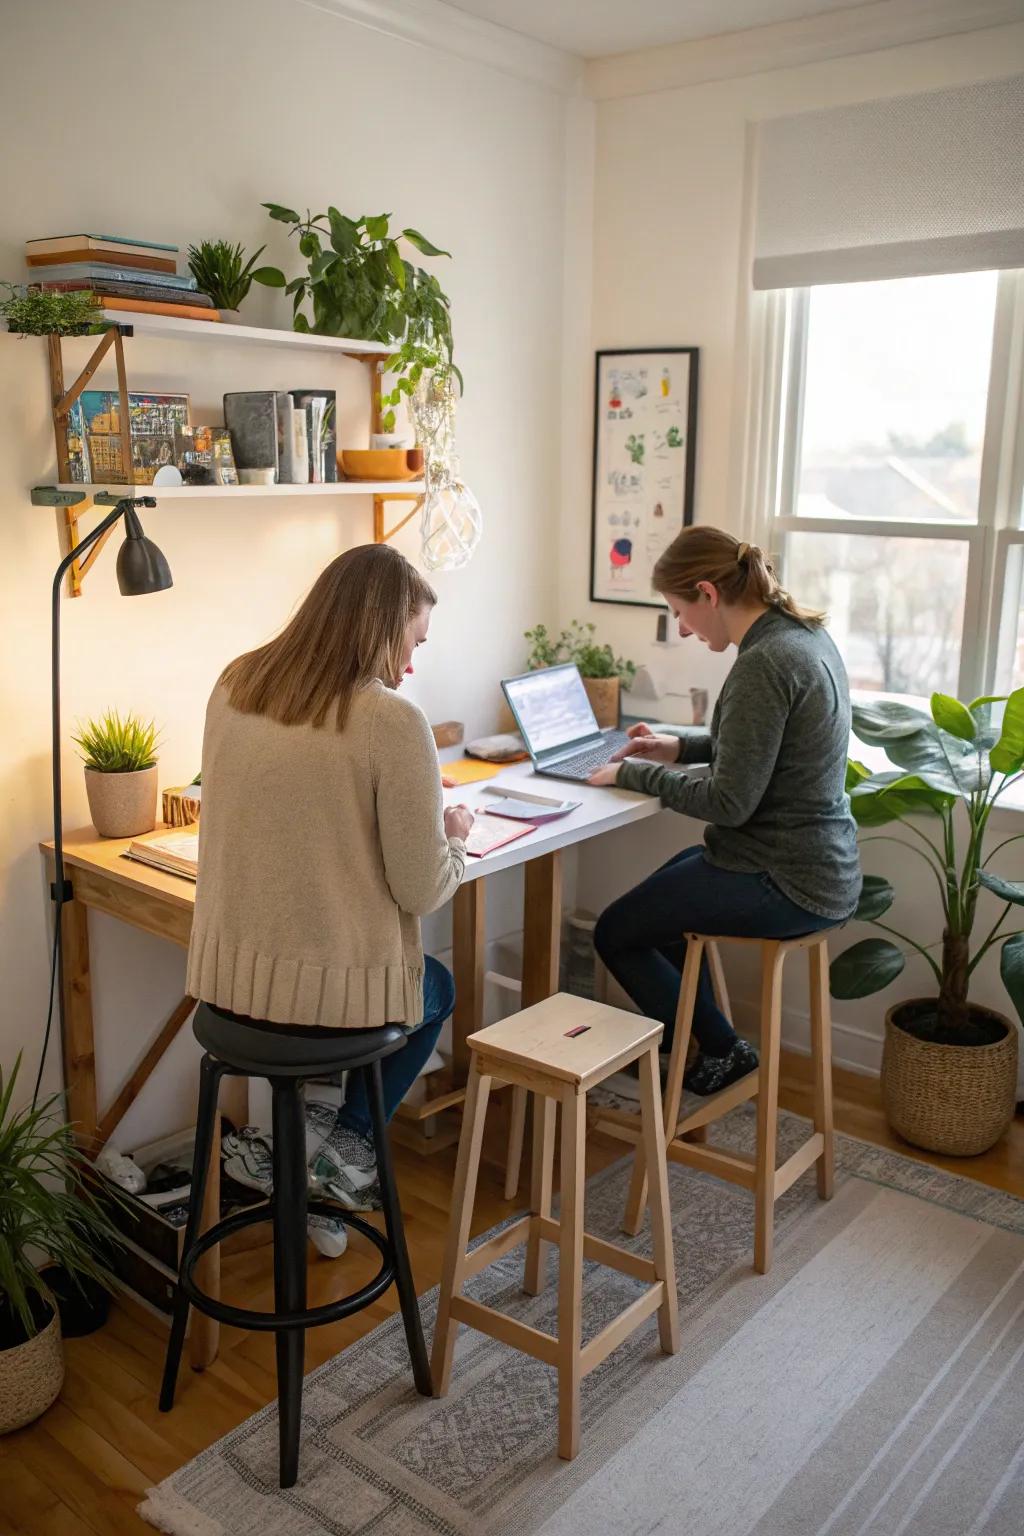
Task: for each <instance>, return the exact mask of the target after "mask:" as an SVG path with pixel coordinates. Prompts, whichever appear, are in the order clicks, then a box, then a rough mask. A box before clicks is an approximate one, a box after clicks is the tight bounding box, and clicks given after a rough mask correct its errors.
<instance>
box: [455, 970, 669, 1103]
mask: <svg viewBox="0 0 1024 1536" xmlns="http://www.w3.org/2000/svg"><path fill="white" fill-rule="evenodd" d="M661 1033H662V1028H661V1025H660V1024H659V1023H658V1022H657V1020H656V1019H645V1018H643V1017H642V1016H641V1015H640V1014H636V1013H626V1012H625V1010H624V1009H622V1008H611V1007H609V1006H608V1005H607V1004H606V1003H597V1002H593V1001H591V1000H590V999H589V998H585V997H575V996H573V995H571V994H570V993H567V992H558V993H556V994H555V996H554V997H546V998H545V999H544V1001H543V1002H540V1003H535V1004H534V1005H533V1007H532V1008H524V1009H523V1011H522V1012H521V1013H516V1014H513V1015H512V1016H511V1018H507V1019H501V1020H500V1021H499V1022H498V1023H497V1024H491V1025H489V1026H488V1028H487V1029H480V1030H477V1032H476V1034H475V1035H470V1037H469V1041H468V1044H469V1046H470V1048H471V1049H472V1050H474V1051H479V1052H480V1053H481V1054H482V1055H484V1056H486V1057H488V1058H489V1060H491V1061H492V1062H493V1063H494V1064H495V1068H496V1070H495V1073H494V1075H495V1076H496V1077H500V1076H501V1072H500V1070H498V1069H497V1064H498V1063H499V1062H506V1063H507V1064H508V1065H509V1066H512V1067H518V1068H520V1069H527V1070H529V1069H531V1068H532V1069H533V1070H534V1071H536V1072H539V1073H541V1074H543V1075H544V1076H545V1077H552V1078H557V1079H559V1080H560V1081H562V1082H564V1083H572V1084H574V1085H575V1086H576V1087H577V1088H587V1087H590V1086H592V1085H593V1084H594V1083H598V1082H602V1081H603V1080H604V1079H605V1078H606V1077H609V1076H610V1075H611V1074H612V1073H613V1072H617V1071H618V1070H619V1067H620V1066H625V1065H626V1063H627V1062H631V1061H635V1060H636V1059H637V1057H638V1056H639V1054H640V1052H641V1051H642V1050H643V1049H644V1048H645V1047H646V1046H650V1045H656V1044H657V1042H658V1040H660V1038H661Z"/></svg>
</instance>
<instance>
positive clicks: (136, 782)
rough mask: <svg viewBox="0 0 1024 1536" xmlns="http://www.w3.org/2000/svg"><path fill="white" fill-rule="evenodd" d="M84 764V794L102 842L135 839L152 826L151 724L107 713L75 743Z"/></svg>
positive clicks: (88, 723) (154, 739)
mask: <svg viewBox="0 0 1024 1536" xmlns="http://www.w3.org/2000/svg"><path fill="white" fill-rule="evenodd" d="M73 740H74V742H75V744H76V745H77V746H78V747H80V748H81V757H82V761H83V762H84V764H85V792H86V794H87V795H88V797H89V812H90V814H91V816H92V821H93V826H94V827H95V828H96V831H97V832H98V833H99V834H100V836H101V837H137V836H138V835H139V833H141V832H152V830H153V828H154V827H155V826H156V789H157V784H156V744H157V732H156V727H155V725H154V724H153V722H152V721H150V722H149V724H148V725H147V724H145V723H144V722H143V721H142V720H140V719H139V718H138V717H137V716H136V715H131V714H129V715H125V717H124V719H123V720H122V719H121V716H120V715H119V714H118V713H117V711H116V710H108V711H107V713H106V714H105V715H104V716H103V717H102V718H101V719H99V720H87V721H86V722H85V723H84V725H82V726H80V728H79V734H78V735H77V736H75V737H74V738H73Z"/></svg>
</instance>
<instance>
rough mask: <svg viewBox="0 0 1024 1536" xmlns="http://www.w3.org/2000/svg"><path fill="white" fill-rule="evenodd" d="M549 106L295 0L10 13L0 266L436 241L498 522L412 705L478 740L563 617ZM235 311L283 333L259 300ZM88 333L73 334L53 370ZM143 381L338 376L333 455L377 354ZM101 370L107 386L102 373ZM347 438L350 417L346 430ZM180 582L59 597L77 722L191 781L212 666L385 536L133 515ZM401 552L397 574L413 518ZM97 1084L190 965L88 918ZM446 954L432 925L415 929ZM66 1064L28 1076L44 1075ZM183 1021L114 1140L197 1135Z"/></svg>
mask: <svg viewBox="0 0 1024 1536" xmlns="http://www.w3.org/2000/svg"><path fill="white" fill-rule="evenodd" d="M564 112H565V105H564V100H563V98H561V97H559V96H557V95H555V94H554V93H553V92H549V91H547V90H545V89H543V88H541V87H540V86H534V85H530V84H527V83H526V82H524V81H522V80H517V79H514V78H512V77H511V76H509V75H506V74H504V73H498V72H497V71H495V70H491V69H488V68H485V67H483V66H480V65H473V64H471V63H468V62H464V61H461V60H458V59H454V58H449V57H446V56H444V55H442V54H440V53H437V52H434V51H432V50H429V49H425V48H418V47H415V46H413V45H411V44H409V43H405V42H401V41H398V40H396V39H393V38H389V37H386V36H384V35H382V34H380V33H378V32H375V31H371V30H368V29H364V28H362V27H358V26H353V25H351V24H349V23H346V22H344V21H341V20H339V19H338V18H336V17H332V16H331V15H329V14H327V13H325V12H324V11H321V10H318V9H315V8H313V7H311V6H308V5H304V4H299V3H297V0H218V3H217V4H216V5H210V4H208V3H203V0H179V3H178V4H176V5H175V6H174V7H172V8H171V9H168V7H167V5H166V4H162V3H158V0H132V3H127V0H93V3H92V4H91V6H90V8H89V18H88V24H83V19H82V12H81V8H80V7H79V6H78V5H75V4H73V3H71V0H39V3H34V4H21V5H16V6H6V7H4V27H3V40H2V48H0V121H2V124H3V129H4V142H5V144H6V145H7V153H6V154H5V156H4V161H5V164H4V172H3V180H4V198H3V208H4V218H3V226H2V230H0V275H2V276H4V277H8V278H12V279H18V278H20V277H21V275H22V272H23V255H22V247H23V242H24V241H25V240H26V239H29V238H32V237H39V236H46V235H56V234H61V233H64V232H69V231H76V230H102V231H114V232H123V233H126V234H129V235H137V236H141V237H144V238H148V239H153V240H165V241H170V242H174V243H177V244H179V245H180V246H181V247H182V249H183V250H184V248H185V247H186V246H187V245H188V243H189V242H190V241H196V240H198V239H201V238H207V237H209V238H217V237H224V238H228V239H231V240H241V241H242V242H244V243H245V244H246V246H247V247H248V248H250V249H253V248H255V247H256V246H257V245H259V244H260V243H262V242H264V241H266V242H267V243H268V250H267V252H266V255H265V256H264V258H263V259H264V260H272V261H274V262H276V263H277V264H278V265H282V266H287V267H288V269H289V271H290V272H292V273H294V272H297V271H298V270H299V262H298V258H297V255H296V254H295V251H294V242H292V246H291V249H289V247H288V242H287V239H286V235H285V231H284V228H283V226H281V225H275V224H273V223H271V221H270V220H269V218H268V217H267V216H266V215H265V213H264V211H263V210H262V208H261V207H260V204H261V202H264V201H271V200H273V201H279V202H284V203H287V204H291V205H293V206H296V207H298V208H305V207H307V205H308V206H312V207H313V209H314V211H315V210H316V209H317V208H318V207H325V206H326V204H327V203H328V202H330V203H334V204H336V205H337V206H338V207H340V208H342V209H343V210H345V211H346V212H348V213H350V214H353V215H355V216H358V215H359V214H361V213H364V212H366V213H376V212H380V211H382V210H386V211H388V212H393V213H394V215H395V217H396V219H397V220H400V221H401V223H402V224H410V225H413V226H415V227H418V228H420V229H421V230H423V231H424V232H425V233H426V234H427V235H428V236H430V237H431V238H432V239H433V240H434V241H435V242H436V243H437V244H439V245H441V246H445V247H447V248H449V249H451V250H452V252H453V256H454V260H453V261H452V262H451V263H444V264H438V266H439V272H440V276H441V278H442V281H443V282H444V284H445V287H446V288H447V291H448V292H449V293H450V295H451V298H452V303H453V313H454V329H455V336H456V345H457V354H458V358H459V361H460V363H461V366H462V369H463V371H464V374H465V378H466V397H465V401H464V404H463V405H462V407H461V410H460V415H459V447H460V450H461V457H462V463H463V469H464V473H465V476H466V479H467V481H468V483H469V484H470V485H471V486H472V487H473V488H474V490H475V491H476V493H477V496H478V497H479V500H480V503H481V506H482V507H483V510H484V518H485V533H484V540H483V543H482V545H481V547H480V549H479V552H478V553H477V555H476V557H475V558H474V560H473V562H472V564H471V565H470V566H469V567H468V569H467V570H465V571H463V572H460V573H453V574H443V575H440V576H439V577H438V578H437V582H436V585H437V588H438V591H439V594H440V603H439V606H438V608H437V610H436V613H435V616H434V621H433V626H432V631H431V638H430V644H429V646H428V647H427V648H426V650H425V651H424V652H421V653H420V655H421V657H422V660H421V661H419V662H418V668H417V675H416V678H415V680H414V684H413V686H412V687H411V688H410V691H411V692H412V693H413V695H414V697H416V698H417V700H418V701H419V702H420V703H421V704H422V705H423V707H424V709H425V710H426V711H427V713H428V715H429V716H430V718H431V719H433V720H440V719H446V718H452V717H456V718H459V719H462V720H464V721H465V722H466V725H467V728H468V730H469V732H470V733H471V734H472V733H479V732H481V731H483V730H487V729H492V728H493V727H494V724H495V719H496V713H497V692H498V690H497V679H498V678H500V677H501V676H502V675H507V674H508V672H509V670H515V669H516V668H518V666H519V665H520V664H521V660H522V638H521V636H522V631H523V630H524V629H525V628H526V627H527V626H528V625H529V624H531V623H534V622H536V621H537V620H538V619H542V618H547V619H548V620H551V619H553V618H554V614H555V603H556V596H555V571H554V562H553V560H552V558H551V553H552V540H553V537H554V535H553V529H554V526H555V523H556V517H557V495H558V474H559V432H558V410H559V388H560V376H559V367H560V359H559V341H560V326H561V303H562V242H563V227H562V209H563V174H564V154H563V146H564V137H565V125H564ZM244 313H245V314H246V315H248V316H251V318H252V321H253V322H254V323H257V324H258V323H261V321H263V322H268V323H274V324H279V325H281V326H283V327H287V326H288V325H290V317H289V312H288V309H287V301H285V300H284V299H283V298H282V296H281V295H280V294H271V293H269V292H267V291H265V290H256V291H255V292H254V293H253V295H252V296H251V297H250V299H249V300H248V301H247V303H246V306H245V310H244ZM88 346H89V343H88V342H86V341H75V342H71V343H69V344H68V345H67V354H68V357H69V359H70V362H69V364H68V365H67V373H68V378H69V381H70V379H71V378H73V377H74V373H73V372H72V369H73V367H74V364H75V362H78V361H79V360H84V358H85V356H86V355H87V349H88ZM45 359H46V351H45V344H44V343H43V342H41V341H38V340H26V341H20V340H17V339H15V338H14V337H9V336H6V335H3V336H0V392H2V398H3V401H4V410H3V412H2V413H0V499H2V503H3V514H4V515H3V527H4V537H3V560H2V562H0V612H2V614H3V621H2V622H3V629H4V637H5V639H4V662H3V669H2V684H0V686H2V688H3V715H2V718H3V721H4V732H3V737H2V740H0V806H2V817H0V837H2V839H3V845H4V861H3V867H4V870H5V877H4V884H3V890H2V919H0V974H2V977H3V987H2V998H0V1060H2V1061H3V1062H4V1064H5V1065H8V1064H9V1063H10V1062H11V1060H12V1058H13V1055H14V1053H15V1051H16V1050H18V1049H19V1048H21V1047H25V1049H26V1054H27V1058H28V1066H29V1067H30V1068H31V1069H32V1070H33V1071H34V1067H35V1062H36V1057H37V1050H38V1044H39V1040H40V1034H41V1027H42V1022H43V1015H44V1007H45V999H46V974H47V959H48V906H49V904H48V901H47V898H46V892H45V886H44V880H43V875H42V868H41V860H40V856H39V854H38V851H37V846H36V845H37V842H38V840H39V839H40V838H43V837H45V836H48V835H49V832H50V809H49V790H48V773H49V726H48V708H49V584H50V580H51V577H52V572H53V568H54V566H55V564H56V562H57V559H58V544H57V538H56V532H55V520H54V516H53V514H51V513H50V512H49V511H47V510H45V509H38V508H34V507H32V506H31V505H30V503H29V498H28V492H29V488H30V487H31V486H32V485H34V484H37V483H46V482H48V481H51V480H52V479H53V478H54V477H55V455H54V447H53V435H52V430H51V426H50V418H49V412H48V381H47V373H46V362H45ZM127 359H128V370H129V383H130V385H138V386H142V387H148V388H158V387H163V388H167V389H174V390H176V389H181V390H187V391H188V392H189V393H190V394H191V395H192V399H193V407H194V412H195V415H196V417H197V419H198V420H200V421H208V422H215V421H218V420H221V419H222V417H221V414H220V407H219V401H220V397H221V394H222V392H223V391H224V390H226V389H232V388H233V389H239V388H248V387H252V388H261V387H276V388H289V387H296V386H301V385H304V384H308V383H314V384H316V383H319V384H328V383H330V384H333V385H336V386H337V388H338V390H339V419H340V421H341V424H342V438H343V440H345V439H347V440H348V441H349V442H350V443H351V444H353V445H356V446H357V445H359V443H360V442H362V443H363V444H364V445H365V442H366V437H365V433H366V429H367V402H368V386H367V383H366V376H365V372H364V369H363V365H361V364H359V363H358V362H353V361H347V360H344V359H340V360H339V359H331V360H326V359H319V360H311V359H309V358H308V357H307V355H305V354H301V355H300V354H298V353H297V352H289V351H287V350H280V351H277V350H274V351H269V350H268V351H264V350H262V349H254V348H240V347H239V348H232V347H231V345H230V336H229V335H228V336H226V337H225V338H224V345H217V346H214V345H212V344H202V345H200V344H195V345H183V344H177V345H171V344H168V343H160V344H157V343H154V342H146V341H143V340H140V339H135V340H132V341H130V342H128V343H127ZM105 377H106V376H104V375H100V376H99V377H98V379H97V382H98V383H100V384H102V383H104V382H105ZM346 423H348V430H347V432H346V430H345V424H346ZM145 522H146V528H147V531H148V532H149V533H150V534H151V535H152V536H153V537H154V538H155V539H156V540H157V542H158V543H159V544H160V545H161V546H162V548H163V550H164V552H165V553H166V555H167V558H168V560H169V561H170V564H171V567H172V570H173V574H174V588H173V590H172V591H170V592H168V593H165V594H161V595H160V596H158V597H150V598H146V599H142V600H140V601H138V602H127V601H124V600H122V599H120V598H119V596H118V595H117V591H116V585H115V581H114V548H113V547H108V549H107V550H105V551H104V553H103V555H102V557H101V558H100V560H99V562H98V564H97V566H96V568H95V570H94V571H93V572H92V573H91V574H90V576H89V577H88V579H87V582H86V587H85V593H84V596H83V597H82V598H81V599H79V600H78V601H75V602H69V601H65V604H64V647H63V663H64V677H63V695H64V705H65V717H66V722H67V724H68V725H69V726H70V725H71V724H73V722H74V720H75V718H76V717H78V716H86V715H89V714H92V713H94V712H96V711H100V710H103V709H105V708H107V707H108V706H112V705H113V706H117V707H119V708H121V709H122V710H124V709H134V710H137V711H140V712H141V713H143V714H144V715H146V716H147V717H148V716H154V717H155V718H156V720H157V721H158V723H159V724H160V726H161V728H162V734H163V746H162V749H161V758H160V776H161V781H162V783H164V784H174V783H181V782H183V781H185V780H187V779H189V778H191V777H192V775H193V774H194V773H195V771H196V769H197V767H198V764H199V757H200V744H201V735H202V725H203V710H204V706H205V701H206V698H207V695H208V692H209V689H210V687H211V685H212V682H213V680H214V678H215V677H216V675H217V673H218V672H219V671H220V669H221V667H222V666H223V665H224V663H225V662H226V661H227V660H228V659H229V658H230V657H232V656H234V655H236V654H237V653H238V652H240V651H242V650H244V649H246V648H247V647H250V646H252V645H254V644H256V643H258V642H259V641H260V640H262V639H264V638H265V637H267V636H268V635H269V634H270V633H271V632H273V631H274V630H275V629H276V628H277V627H278V626H279V625H280V624H281V623H282V621H283V620H285V619H286V618H287V617H288V615H289V613H290V612H291V610H292V608H293V606H294V605H295V603H296V601H297V600H298V599H299V598H301V596H302V595H303V594H304V592H305V591H306V589H307V588H308V586H309V584H310V583H311V581H312V580H313V578H314V577H315V576H316V574H317V572H318V571H319V570H320V568H321V567H322V566H323V565H324V564H325V563H326V562H327V561H328V560H329V559H331V558H332V557H333V556H334V555H335V554H337V553H338V552H339V551H340V550H342V549H344V548H347V547H348V546H350V545H352V544H356V543H362V542H365V541H367V540H368V539H369V538H370V536H371V507H370V503H369V501H368V500H367V501H365V502H360V501H355V500H352V499H345V500H338V501H337V502H335V501H333V500H319V499H318V500H315V501H314V500H305V501H303V500H299V499H295V500H294V501H289V500H287V499H280V500H278V499H272V500H264V501H253V500H249V501H246V500H240V501H239V502H238V504H237V505H236V504H234V503H231V504H230V505H228V504H226V503H225V502H224V501H217V500H207V501H203V500H201V499H197V501H196V502H195V504H191V503H188V504H184V503H182V502H181V501H172V502H166V503H165V504H164V505H162V506H158V508H157V509H156V511H155V512H152V513H150V514H149V516H148V517H147V518H146V519H145ZM398 543H399V547H400V548H402V549H403V550H404V551H405V552H406V553H408V554H410V555H411V556H414V555H415V552H416V549H417V539H416V535H415V532H414V530H413V529H412V528H410V529H409V530H408V531H407V532H406V533H403V534H402V535H400V536H399V540H398ZM67 734H68V733H67V731H65V743H64V786H65V812H66V825H67V826H69V827H74V826H76V825H82V824H84V823H86V822H87V821H88V814H87V809H86V802H85V796H84V790H83V782H82V775H81V768H80V764H79V763H78V761H77V759H76V757H75V754H74V750H73V748H72V747H71V746H70V743H69V741H68V740H67ZM491 923H492V933H494V934H499V933H502V932H505V931H507V930H508V929H510V928H514V927H515V926H516V889H515V881H514V880H506V881H505V882H504V883H503V889H499V890H497V891H495V893H494V899H492V902H491ZM92 927H93V962H94V994H95V998H94V1000H95V1007H96V1014H97V1022H98V1034H99V1058H100V1073H99V1075H100V1085H101V1096H102V1097H103V1098H106V1097H108V1096H109V1095H110V1094H111V1093H112V1092H113V1091H114V1090H115V1089H116V1087H117V1085H118V1084H119V1082H120V1081H121V1080H122V1078H123V1077H124V1076H125V1075H126V1074H127V1072H128V1071H129V1070H130V1068H131V1066H132V1065H133V1064H134V1063H135V1061H136V1060H137V1059H138V1058H139V1056H140V1055H141V1053H142V1051H143V1049H144V1047H145V1044H146V1043H147V1041H148V1039H149V1038H150V1037H151V1034H152V1031H153V1029H154V1028H155V1025H156V1023H157V1022H158V1021H159V1020H162V1019H163V1017H165V1016H166V1014H167V1013H169V1011H170V1009H171V1008H172V1007H173V1006H174V1004H175V1003H176V1002H177V1000H178V999H179V998H180V996H181V994H182V992H183V990H184V986H183V979H184V954H183V952H181V951H178V950H176V949H174V948H173V947H171V946H169V945H166V944H163V943H160V942H158V941H157V940H155V939H151V938H147V937H145V936H143V935H141V934H137V933H134V932H131V931H128V930H126V929H125V928H124V927H123V926H122V925H118V924H115V923H114V922H113V921H112V920H109V919H103V918H100V919H99V920H97V921H94V923H93V925H92ZM427 939H428V942H429V944H430V945H431V947H432V948H434V949H443V947H444V946H445V944H446V943H447V942H448V940H447V926H446V919H444V918H443V917H442V918H439V919H437V920H435V921H433V922H432V923H431V924H430V925H428V929H427ZM58 1054H59V1053H58V1050H57V1049H54V1050H53V1052H52V1055H51V1058H50V1062H49V1070H48V1073H47V1078H46V1081H47V1083H48V1084H49V1085H50V1086H55V1085H56V1084H57V1082H58V1081H59V1071H58ZM194 1055H195V1052H194V1046H193V1042H192V1040H191V1036H190V1034H189V1033H188V1032H187V1031H186V1033H185V1035H184V1036H183V1037H180V1038H179V1042H178V1045H177V1047H176V1048H175V1050H174V1052H173V1056H172V1058H170V1059H169V1060H168V1061H167V1063H166V1068H167V1070H166V1071H164V1070H163V1069H161V1074H160V1076H159V1079H157V1078H154V1079H152V1080H151V1082H150V1085H149V1086H148V1087H147V1089H146V1090H145V1092H144V1093H143V1095H142V1096H141V1098H140V1099H139V1101H138V1103H137V1105H136V1107H135V1109H134V1110H133V1111H132V1112H131V1115H130V1117H129V1119H128V1120H127V1121H126V1122H125V1123H124V1125H123V1140H124V1142H125V1144H126V1145H131V1144H132V1143H133V1141H137V1140H139V1139H143V1138H148V1137H149V1136H153V1135H158V1134H162V1133H163V1132H164V1131H167V1130H170V1129H174V1128H176V1127H177V1126H179V1125H181V1124H182V1123H185V1122H186V1121H187V1120H188V1118H189V1115H190V1114H191V1109H192V1103H193V1093H194Z"/></svg>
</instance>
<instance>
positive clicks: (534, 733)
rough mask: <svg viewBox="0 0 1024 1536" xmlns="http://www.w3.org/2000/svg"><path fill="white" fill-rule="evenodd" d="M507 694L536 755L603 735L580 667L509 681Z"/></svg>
mask: <svg viewBox="0 0 1024 1536" xmlns="http://www.w3.org/2000/svg"><path fill="white" fill-rule="evenodd" d="M505 691H506V693H507V695H508V701H509V703H510V704H511V705H512V708H513V709H514V711H515V713H516V715H517V716H518V718H519V724H520V726H521V727H522V731H523V735H524V736H525V737H526V742H527V745H528V746H529V748H530V750H531V752H533V754H534V755H535V756H540V755H541V754H542V753H544V752H550V751H551V750H552V748H554V747H562V746H570V745H571V744H572V743H573V742H574V741H580V740H583V739H585V738H586V737H588V736H598V735H600V727H599V726H598V723H597V720H596V719H595V717H594V711H593V710H592V709H591V707H590V700H589V699H588V698H587V690H586V689H585V688H584V686H583V679H582V678H581V677H580V674H579V672H578V670H577V669H576V667H572V666H568V667H544V668H542V669H541V670H539V671H537V672H527V673H526V675H525V676H524V677H513V678H509V679H508V680H507V681H506V683H505Z"/></svg>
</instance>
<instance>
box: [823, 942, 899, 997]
mask: <svg viewBox="0 0 1024 1536" xmlns="http://www.w3.org/2000/svg"><path fill="white" fill-rule="evenodd" d="M905 963H906V962H905V959H904V956H903V952H902V950H899V949H897V948H896V945H895V944H890V943H889V940H888V939H861V941H860V943H859V944H854V945H853V946H852V947H851V948H850V949H848V950H846V951H845V952H844V953H843V954H841V955H837V956H836V958H835V959H834V960H833V962H832V965H831V968H830V971H829V987H830V990H831V993H832V996H833V997H838V998H841V999H844V1000H850V999H852V998H857V997H870V996H871V994H872V993H873V992H881V990H882V988H883V987H887V986H888V985H889V983H890V982H891V981H895V980H896V977H897V976H898V975H899V974H900V972H901V971H902V970H903V967H904V965H905Z"/></svg>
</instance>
